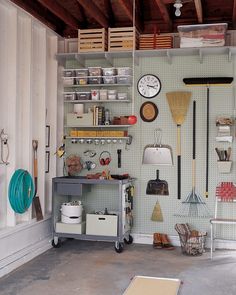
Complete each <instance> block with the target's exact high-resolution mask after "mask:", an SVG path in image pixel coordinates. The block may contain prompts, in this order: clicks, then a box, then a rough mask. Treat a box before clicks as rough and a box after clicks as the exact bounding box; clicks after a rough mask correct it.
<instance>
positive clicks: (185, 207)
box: [175, 189, 212, 218]
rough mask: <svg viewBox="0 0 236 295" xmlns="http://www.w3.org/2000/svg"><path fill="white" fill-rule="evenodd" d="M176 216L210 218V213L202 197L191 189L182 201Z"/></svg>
mask: <svg viewBox="0 0 236 295" xmlns="http://www.w3.org/2000/svg"><path fill="white" fill-rule="evenodd" d="M175 216H178V217H193V218H210V217H212V214H211V213H210V210H209V209H208V207H207V205H206V203H205V202H204V201H203V200H202V197H201V196H200V195H199V194H198V193H196V191H195V190H194V189H193V190H192V191H191V192H190V193H189V194H188V196H187V198H186V200H185V201H183V202H182V207H181V209H180V210H179V212H178V213H176V214H175Z"/></svg>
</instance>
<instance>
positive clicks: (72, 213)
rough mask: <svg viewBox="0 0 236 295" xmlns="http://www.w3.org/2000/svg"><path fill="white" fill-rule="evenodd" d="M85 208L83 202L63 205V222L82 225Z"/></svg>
mask: <svg viewBox="0 0 236 295" xmlns="http://www.w3.org/2000/svg"><path fill="white" fill-rule="evenodd" d="M82 211H83V206H82V204H81V202H69V203H63V204H62V205H61V222H63V223H81V222H82Z"/></svg>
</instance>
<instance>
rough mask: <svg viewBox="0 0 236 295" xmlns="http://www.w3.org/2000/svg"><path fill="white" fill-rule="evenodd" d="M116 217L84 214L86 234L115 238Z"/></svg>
mask: <svg viewBox="0 0 236 295" xmlns="http://www.w3.org/2000/svg"><path fill="white" fill-rule="evenodd" d="M117 222H118V216H117V215H100V214H86V234H87V235H98V236H115V237H116V236H117Z"/></svg>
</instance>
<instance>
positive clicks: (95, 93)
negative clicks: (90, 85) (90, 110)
mask: <svg viewBox="0 0 236 295" xmlns="http://www.w3.org/2000/svg"><path fill="white" fill-rule="evenodd" d="M99 93H100V92H99V89H92V90H91V98H92V100H99Z"/></svg>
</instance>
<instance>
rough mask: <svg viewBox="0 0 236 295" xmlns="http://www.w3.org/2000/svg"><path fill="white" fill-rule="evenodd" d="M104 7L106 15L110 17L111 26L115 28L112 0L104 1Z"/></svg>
mask: <svg viewBox="0 0 236 295" xmlns="http://www.w3.org/2000/svg"><path fill="white" fill-rule="evenodd" d="M104 6H105V10H106V14H107V15H108V18H109V23H110V26H111V27H113V26H114V24H115V19H114V13H113V10H112V5H111V0H104Z"/></svg>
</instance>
